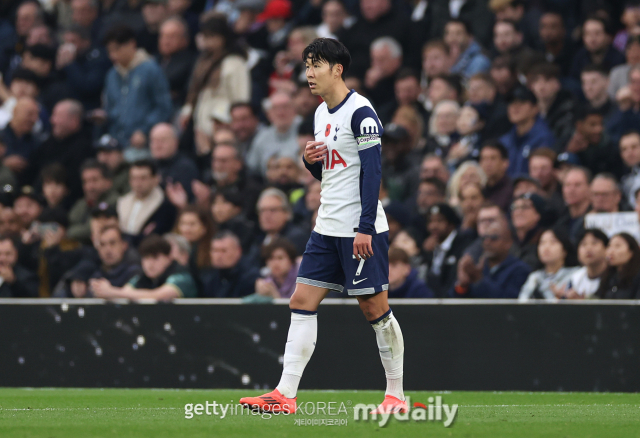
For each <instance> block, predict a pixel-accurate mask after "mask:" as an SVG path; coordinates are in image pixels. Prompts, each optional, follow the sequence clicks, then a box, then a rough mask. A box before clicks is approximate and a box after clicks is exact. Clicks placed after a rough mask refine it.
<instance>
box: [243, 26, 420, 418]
mask: <svg viewBox="0 0 640 438" xmlns="http://www.w3.org/2000/svg"><path fill="white" fill-rule="evenodd" d="M302 58H303V60H304V62H305V64H306V75H307V81H308V83H309V87H310V88H311V92H312V93H313V94H314V95H319V96H320V97H322V99H323V100H324V103H322V104H321V105H320V106H319V107H318V109H317V110H316V113H315V118H314V133H315V140H316V141H310V142H307V145H306V147H305V151H304V157H303V161H304V165H305V166H306V168H307V169H309V171H310V172H311V174H312V175H313V176H314V177H315V178H316V179H318V180H320V181H321V182H322V185H321V188H322V192H321V203H320V209H319V210H318V218H317V220H316V226H315V229H314V230H313V232H312V233H311V237H310V238H309V241H308V242H307V246H306V249H305V252H304V254H303V257H302V263H301V265H300V270H299V272H298V278H297V280H296V283H297V284H296V290H295V292H294V293H293V295H292V296H291V300H290V304H289V307H290V308H291V325H290V326H289V333H288V336H287V343H286V344H285V353H284V369H283V371H282V377H281V379H280V383H278V386H277V387H276V389H275V390H274V391H272V392H269V393H267V394H264V395H262V396H259V397H244V398H241V399H240V404H242V405H244V406H245V407H249V408H253V409H260V410H262V411H270V412H285V413H293V412H295V410H296V400H297V397H296V393H297V390H298V385H299V383H300V378H301V377H302V373H303V371H304V368H305V366H306V365H307V363H308V362H309V359H310V358H311V355H312V354H313V351H314V349H315V345H316V338H317V333H318V321H317V313H318V305H319V304H320V302H321V301H322V300H323V299H324V297H325V296H326V295H327V293H328V292H329V291H330V290H336V291H339V292H343V291H344V289H345V287H346V289H347V293H348V294H349V295H352V296H355V297H356V298H357V299H358V302H359V304H360V308H361V309H362V312H363V313H364V315H365V317H366V318H367V320H368V321H369V322H370V323H371V326H372V327H373V330H374V331H375V335H376V340H377V343H378V349H379V351H380V357H381V359H382V365H383V366H384V369H385V374H386V377H387V390H386V393H385V398H384V401H383V402H382V404H381V405H379V406H378V408H377V409H375V410H374V411H373V412H372V413H374V412H375V413H396V412H406V411H407V404H406V401H405V397H404V393H403V389H402V373H403V357H404V340H403V338H402V332H401V331H400V325H399V324H398V321H397V320H396V319H395V317H394V315H393V313H392V312H391V309H390V308H389V303H388V301H387V290H388V288H389V278H388V277H389V255H388V251H389V232H388V230H389V227H388V225H387V220H386V217H385V214H384V210H383V209H382V204H381V203H380V201H378V192H379V190H380V179H381V158H380V152H381V145H380V137H381V135H382V125H381V123H380V120H379V119H378V116H377V115H376V112H375V111H374V110H373V108H372V106H371V103H369V101H368V100H367V99H366V98H364V97H363V96H360V95H359V94H358V93H356V92H355V91H354V90H349V89H348V88H347V86H346V85H345V83H344V74H345V73H346V71H347V69H348V68H349V64H350V63H351V55H350V54H349V51H348V50H347V48H346V47H345V46H344V45H343V44H341V43H340V42H338V41H336V40H333V39H329V38H318V39H316V40H314V41H313V42H312V43H311V44H309V46H307V47H306V48H305V50H304V52H303V55H302ZM344 285H346V286H344Z"/></svg>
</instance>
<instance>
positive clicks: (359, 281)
mask: <svg viewBox="0 0 640 438" xmlns="http://www.w3.org/2000/svg"><path fill="white" fill-rule="evenodd" d="M367 278H369V277H367ZM367 278H363V279H362V280H358V281H356V280H355V279H354V280H353V284H358V283H362V282H363V281H365V280H366V279H367Z"/></svg>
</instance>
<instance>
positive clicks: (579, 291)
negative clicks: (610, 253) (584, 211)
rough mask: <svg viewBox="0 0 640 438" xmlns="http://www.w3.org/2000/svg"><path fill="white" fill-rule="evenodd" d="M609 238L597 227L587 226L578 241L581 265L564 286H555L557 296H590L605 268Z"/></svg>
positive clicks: (596, 288)
mask: <svg viewBox="0 0 640 438" xmlns="http://www.w3.org/2000/svg"><path fill="white" fill-rule="evenodd" d="M608 244H609V238H608V237H607V235H606V234H604V233H603V232H602V231H601V230H599V229H597V228H589V229H587V230H585V231H584V234H583V235H582V237H581V238H580V240H579V243H578V261H579V262H580V265H582V267H581V268H580V269H578V270H577V271H576V272H574V273H573V275H572V276H571V280H569V283H568V284H567V287H566V288H555V290H554V293H555V294H556V297H558V298H566V299H580V298H592V297H593V295H594V294H595V293H596V291H597V290H598V287H600V279H601V278H602V274H604V272H605V271H606V270H607V259H606V253H607V245H608Z"/></svg>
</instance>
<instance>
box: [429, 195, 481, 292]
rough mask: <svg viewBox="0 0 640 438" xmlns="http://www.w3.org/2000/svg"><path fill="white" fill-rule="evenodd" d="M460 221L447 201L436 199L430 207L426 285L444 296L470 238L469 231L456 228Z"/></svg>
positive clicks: (451, 283)
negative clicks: (437, 201)
mask: <svg viewBox="0 0 640 438" xmlns="http://www.w3.org/2000/svg"><path fill="white" fill-rule="evenodd" d="M460 224H461V220H460V217H459V216H458V214H457V213H456V212H455V210H454V209H453V208H452V207H451V206H449V204H445V203H439V204H436V205H434V206H433V207H431V210H430V216H429V225H428V227H429V232H430V233H431V236H430V238H429V239H432V240H433V243H435V245H433V243H432V248H431V251H430V253H428V254H427V261H428V263H429V272H428V273H427V285H428V286H429V288H431V290H433V292H434V293H435V295H436V297H437V298H443V297H446V296H447V293H448V291H449V290H450V289H451V288H452V287H453V285H454V284H455V282H456V275H457V264H458V260H459V259H460V257H462V255H463V254H464V251H465V249H466V248H467V246H469V245H470V244H471V243H472V242H473V234H467V233H463V232H460V230H459V227H460ZM428 243H429V240H428V241H427V244H428Z"/></svg>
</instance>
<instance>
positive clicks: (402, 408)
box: [370, 395, 409, 415]
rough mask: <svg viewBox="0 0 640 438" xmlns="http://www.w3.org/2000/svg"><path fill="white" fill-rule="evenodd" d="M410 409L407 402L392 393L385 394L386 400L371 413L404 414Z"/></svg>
mask: <svg viewBox="0 0 640 438" xmlns="http://www.w3.org/2000/svg"><path fill="white" fill-rule="evenodd" d="M408 410H409V407H408V406H407V402H405V401H402V400H400V399H399V398H397V397H394V396H392V395H385V396H384V400H383V401H382V403H381V404H380V406H378V407H377V408H376V409H374V410H373V411H371V412H370V415H374V414H376V415H379V414H396V413H400V414H404V413H406V412H407V411H408Z"/></svg>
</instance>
